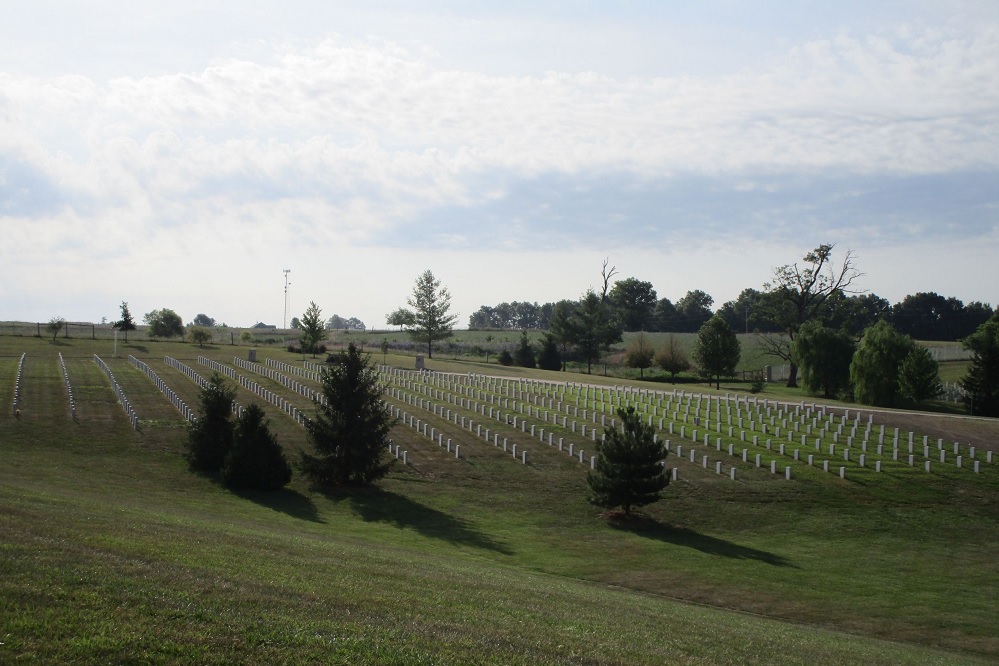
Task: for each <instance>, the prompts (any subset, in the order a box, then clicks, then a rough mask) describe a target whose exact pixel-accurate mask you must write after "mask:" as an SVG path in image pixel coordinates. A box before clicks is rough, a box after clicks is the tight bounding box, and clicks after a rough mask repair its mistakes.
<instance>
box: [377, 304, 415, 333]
mask: <svg viewBox="0 0 999 666" xmlns="http://www.w3.org/2000/svg"><path fill="white" fill-rule="evenodd" d="M385 323H386V324H388V325H389V326H398V327H399V330H400V331H401V330H403V329H405V328H408V327H409V326H412V325H413V324H415V323H416V319H415V318H414V317H413V313H412V312H410V311H409V310H407V309H406V308H396V309H395V310H394V311H393V312H390V313H388V314H387V315H385Z"/></svg>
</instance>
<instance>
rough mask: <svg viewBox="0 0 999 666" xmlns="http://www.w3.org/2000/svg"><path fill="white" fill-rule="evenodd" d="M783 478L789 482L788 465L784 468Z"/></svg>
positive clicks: (789, 470)
mask: <svg viewBox="0 0 999 666" xmlns="http://www.w3.org/2000/svg"><path fill="white" fill-rule="evenodd" d="M784 478H785V479H787V480H788V481H790V480H791V466H790V465H788V466H787V467H785V468H784Z"/></svg>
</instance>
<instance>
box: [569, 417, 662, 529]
mask: <svg viewBox="0 0 999 666" xmlns="http://www.w3.org/2000/svg"><path fill="white" fill-rule="evenodd" d="M617 415H618V418H620V419H621V427H620V429H618V428H609V429H607V430H606V431H605V433H604V434H605V437H604V439H603V440H602V441H598V442H597V459H596V462H595V464H594V468H593V470H592V471H590V472H589V474H588V475H587V477H586V481H587V483H588V484H589V486H590V490H591V494H590V497H589V500H590V502H591V503H592V504H595V505H597V506H601V507H604V508H605V509H613V508H615V507H621V509H623V510H624V515H625V516H630V515H631V509H632V507H640V506H645V505H646V504H651V503H652V502H656V501H658V500H659V499H661V498H662V491H663V490H664V489H665V488H666V487H667V486H668V485H669V476H668V475H667V474H666V470H665V467H664V466H663V465H662V461H664V460H665V459H666V456H667V452H666V447H665V444H664V443H662V442H657V441H656V437H655V429H654V428H653V427H652V426H650V425H647V424H646V423H645V422H644V421H643V420H642V417H641V415H640V414H639V413H638V412H636V411H635V408H634V407H629V408H627V409H618V411H617Z"/></svg>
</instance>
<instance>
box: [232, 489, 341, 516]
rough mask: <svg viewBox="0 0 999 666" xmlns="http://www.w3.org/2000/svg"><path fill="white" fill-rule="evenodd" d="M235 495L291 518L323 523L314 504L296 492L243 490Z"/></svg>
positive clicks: (287, 490)
mask: <svg viewBox="0 0 999 666" xmlns="http://www.w3.org/2000/svg"><path fill="white" fill-rule="evenodd" d="M236 494H237V495H239V496H240V497H242V498H243V499H246V500H250V501H251V502H254V503H255V504H259V505H260V506H265V507H267V508H268V509H273V510H274V511H278V512H280V513H285V514H287V515H289V516H291V517H292V518H298V519H299V520H308V521H311V522H313V523H321V522H323V521H322V520H320V519H319V510H318V509H317V508H316V505H315V503H313V501H312V500H311V499H309V498H308V497H307V496H306V495H303V494H302V493H300V492H298V491H297V490H291V489H289V488H282V489H281V490H278V491H275V492H261V491H252V490H243V491H239V492H237V493H236Z"/></svg>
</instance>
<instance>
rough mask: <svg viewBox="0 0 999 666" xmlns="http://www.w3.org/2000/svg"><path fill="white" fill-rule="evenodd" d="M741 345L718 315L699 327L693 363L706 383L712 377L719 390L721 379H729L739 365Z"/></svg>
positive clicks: (726, 323)
mask: <svg viewBox="0 0 999 666" xmlns="http://www.w3.org/2000/svg"><path fill="white" fill-rule="evenodd" d="M741 354H742V345H741V344H740V343H739V338H737V337H736V335H735V332H734V331H733V330H732V327H731V326H729V325H728V322H726V321H725V320H724V319H723V318H722V317H721V316H720V315H714V316H713V317H711V319H709V320H708V321H707V322H705V323H704V325H703V326H701V329H700V330H699V331H698V332H697V341H696V342H695V343H694V354H693V355H694V362H695V363H697V365H698V370H699V372H700V373H701V375H703V376H704V377H707V378H708V383H710V382H711V378H712V377H714V381H715V388H717V389H720V388H721V378H722V377H731V376H733V375H734V374H735V368H736V366H737V365H739V357H740V355H741Z"/></svg>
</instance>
